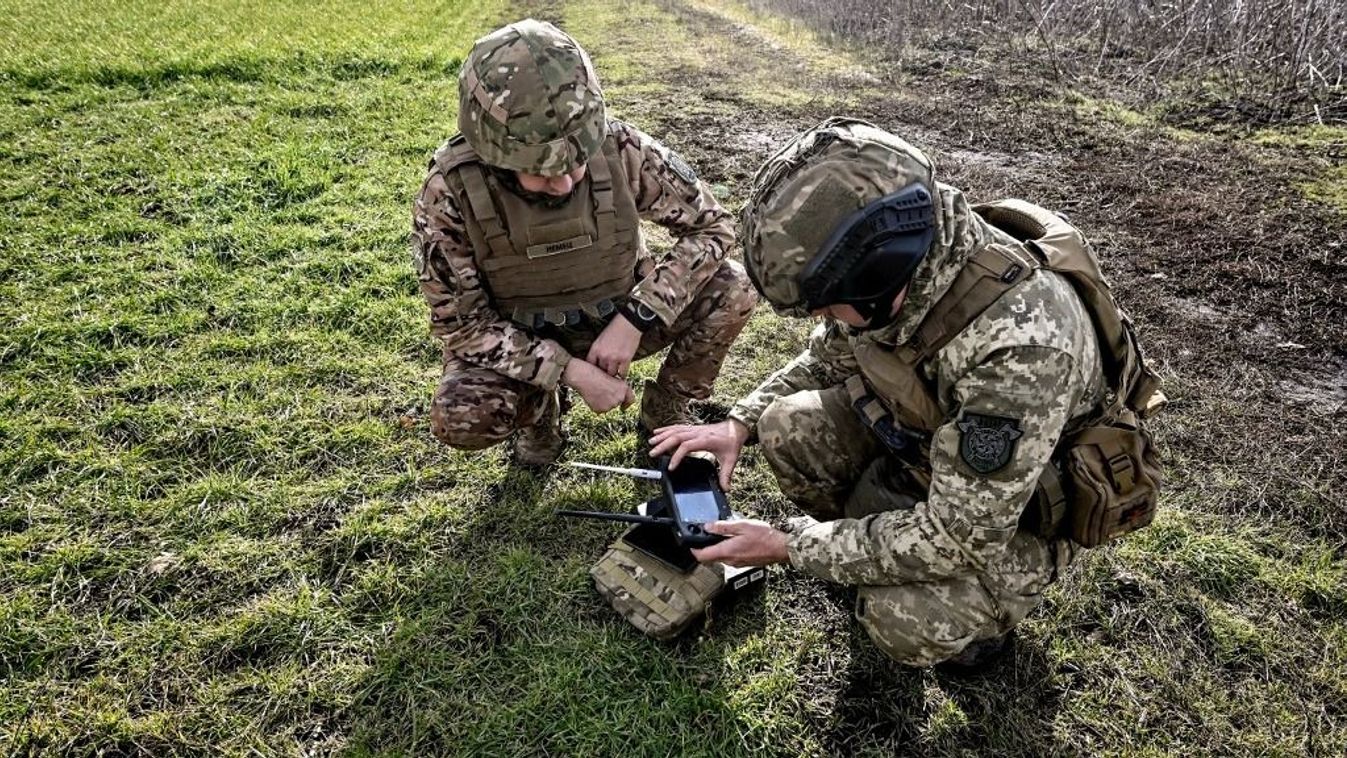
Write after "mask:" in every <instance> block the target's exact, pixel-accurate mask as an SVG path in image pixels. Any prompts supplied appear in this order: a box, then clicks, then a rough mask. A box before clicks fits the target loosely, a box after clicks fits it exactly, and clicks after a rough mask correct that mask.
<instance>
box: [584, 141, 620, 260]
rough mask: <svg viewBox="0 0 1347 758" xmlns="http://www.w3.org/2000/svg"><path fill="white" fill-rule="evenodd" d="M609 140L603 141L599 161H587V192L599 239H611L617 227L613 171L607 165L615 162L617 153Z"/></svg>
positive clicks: (598, 156)
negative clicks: (588, 192)
mask: <svg viewBox="0 0 1347 758" xmlns="http://www.w3.org/2000/svg"><path fill="white" fill-rule="evenodd" d="M610 142H611V140H605V141H604V143H603V150H602V152H601V154H600V155H597V156H595V158H598V159H599V160H594V159H590V161H589V191H590V194H591V195H593V197H594V223H595V225H597V226H598V229H599V239H612V238H613V231H614V229H615V228H616V226H617V212H616V210H614V208H613V169H612V167H611V166H610V165H609V164H608V162H609V161H610V160H617V151H616V150H615V149H614V148H612V147H611V146H610V144H609V143H610Z"/></svg>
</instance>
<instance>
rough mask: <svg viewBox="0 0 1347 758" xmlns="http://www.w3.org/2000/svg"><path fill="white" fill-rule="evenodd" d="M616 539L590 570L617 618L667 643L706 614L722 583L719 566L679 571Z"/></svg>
mask: <svg viewBox="0 0 1347 758" xmlns="http://www.w3.org/2000/svg"><path fill="white" fill-rule="evenodd" d="M625 537H626V534H624V535H623V536H622V537H619V538H617V540H616V541H615V542H613V544H612V545H610V546H609V548H608V550H607V552H605V553H604V554H603V557H601V558H599V561H598V563H595V564H594V567H593V568H591V569H590V570H589V574H590V576H592V577H594V588H595V589H597V590H598V591H599V594H600V595H602V596H603V598H604V599H605V600H607V601H608V604H609V605H611V606H612V607H613V610H615V611H617V615H619V616H621V617H622V618H624V619H626V620H627V622H628V623H630V624H631V625H632V626H634V627H636V628H637V629H639V630H641V632H642V633H644V634H647V635H649V636H651V637H654V638H655V639H657V640H671V639H673V638H674V637H677V636H678V634H679V633H680V632H682V631H683V630H684V629H686V628H687V627H688V626H689V625H690V624H691V623H692V622H693V621H696V620H697V617H699V616H701V615H702V613H703V612H704V611H705V610H706V606H707V605H708V604H709V603H710V602H711V600H712V598H714V597H715V596H716V595H718V594H720V591H721V590H722V589H723V588H724V586H725V579H724V576H723V574H722V572H721V571H720V569H719V567H711V566H703V565H701V564H697V565H696V566H694V567H693V568H692V569H691V570H690V571H682V570H680V569H678V568H676V567H674V566H672V565H670V564H668V563H666V562H665V561H662V560H660V559H658V558H655V557H654V556H651V555H648V554H647V553H644V552H642V551H640V550H637V549H636V548H634V547H633V546H632V545H631V544H630V543H628V542H627V541H626V539H624V538H625Z"/></svg>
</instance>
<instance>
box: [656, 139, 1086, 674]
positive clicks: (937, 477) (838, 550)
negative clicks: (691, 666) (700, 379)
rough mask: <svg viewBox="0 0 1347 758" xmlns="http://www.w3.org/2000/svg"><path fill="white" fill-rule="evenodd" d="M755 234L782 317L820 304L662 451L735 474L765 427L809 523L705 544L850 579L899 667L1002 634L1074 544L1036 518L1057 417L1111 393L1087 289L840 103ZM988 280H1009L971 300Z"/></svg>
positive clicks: (974, 649)
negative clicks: (711, 415) (714, 420)
mask: <svg viewBox="0 0 1347 758" xmlns="http://www.w3.org/2000/svg"><path fill="white" fill-rule="evenodd" d="M885 214H888V215H885ZM740 233H741V235H742V237H741V238H742V240H743V243H744V247H745V263H746V265H747V267H748V271H749V274H750V276H752V278H753V280H754V283H755V284H756V285H757V287H758V289H759V291H760V293H761V294H762V296H763V297H765V298H767V299H768V300H769V301H771V303H772V304H773V306H774V307H775V308H776V309H777V311H778V312H779V313H782V314H783V315H795V316H808V315H814V316H824V317H826V318H825V319H824V321H823V322H822V323H821V324H820V325H819V326H818V327H817V328H816V329H815V330H814V332H813V334H812V335H811V337H810V339H809V343H808V347H807V348H806V349H805V350H804V352H802V353H800V354H799V355H798V356H796V357H795V358H794V359H793V360H791V361H790V362H789V363H788V364H787V365H786V366H785V367H783V368H781V369H780V370H778V371H777V372H776V373H774V374H773V375H772V376H771V377H769V378H768V379H767V380H766V381H765V382H763V383H762V384H761V385H760V386H759V387H758V388H757V389H756V390H755V391H753V392H752V393H751V394H749V395H748V396H747V397H745V398H744V399H742V400H741V401H739V402H738V403H737V404H736V405H735V407H734V409H733V410H732V411H731V414H730V418H729V419H728V420H726V421H724V422H722V423H720V424H711V425H704V426H676V427H671V428H667V429H661V430H658V431H657V433H656V435H655V436H654V438H653V440H652V442H653V443H654V445H655V447H654V448H653V449H652V454H658V453H664V452H672V453H673V454H674V456H675V459H677V458H681V456H682V455H684V454H687V453H689V452H692V451H696V450H705V451H710V452H713V453H715V454H716V455H717V457H718V458H719V459H720V461H721V464H722V472H721V476H722V484H723V485H724V486H726V487H728V486H729V478H730V474H731V473H732V471H733V467H734V463H735V461H736V460H737V459H738V456H739V453H740V451H741V449H742V446H743V445H744V444H745V443H746V442H747V441H749V440H750V438H751V437H753V436H756V438H757V440H758V442H759V443H760V444H761V446H762V453H763V457H764V458H765V459H766V461H767V463H768V464H769V465H770V466H771V468H772V471H773V472H774V473H775V475H776V478H777V481H778V482H779V483H780V486H781V489H782V490H783V492H784V493H785V494H786V495H787V496H789V497H790V498H791V499H792V500H793V501H794V502H795V503H797V504H798V505H799V506H800V507H801V508H803V509H804V510H805V511H806V512H807V513H809V514H810V516H812V519H803V520H797V521H795V522H793V528H790V531H789V532H787V531H783V530H777V529H774V528H772V527H771V526H769V525H767V524H765V523H763V522H760V521H742V522H723V523H717V524H713V525H710V527H709V528H710V529H711V530H712V531H717V532H719V533H721V534H725V535H729V536H730V537H731V538H730V539H728V540H725V541H723V542H721V543H719V544H717V545H715V546H712V547H709V548H706V549H703V550H700V551H698V553H699V555H698V557H699V559H701V560H708V561H709V560H715V561H723V562H726V563H729V564H731V565H762V564H769V563H777V562H780V563H787V562H788V563H790V564H791V565H793V566H795V567H797V568H799V569H801V570H803V571H806V572H808V573H810V574H813V575H814V576H817V577H820V578H822V579H827V580H830V581H835V582H841V583H843V584H848V585H855V586H857V587H858V595H857V601H856V617H857V618H858V619H859V621H860V623H861V624H862V625H863V627H864V628H865V630H866V631H867V632H868V633H869V635H870V637H871V639H872V640H874V642H875V644H876V645H878V646H879V647H880V648H881V649H882V650H883V651H884V652H885V653H887V654H888V655H889V656H891V657H892V658H894V659H896V660H897V661H900V662H902V663H905V664H909V665H913V666H926V665H931V664H935V663H938V662H942V661H952V662H953V663H955V664H956V665H957V664H958V663H965V664H974V663H977V662H980V659H983V658H986V657H987V655H986V654H988V653H993V652H995V651H999V650H1001V649H1002V648H1003V647H1004V645H1003V642H1004V641H1005V640H1006V639H1007V636H1008V632H1009V630H1011V629H1012V628H1013V627H1014V626H1015V625H1016V624H1018V623H1019V622H1020V621H1021V620H1022V619H1023V618H1024V617H1025V615H1026V614H1027V613H1028V612H1029V611H1030V610H1031V609H1033V608H1034V607H1035V606H1036V605H1037V604H1038V603H1039V601H1040V600H1041V598H1042V592H1043V590H1044V588H1045V587H1047V586H1048V585H1049V584H1050V583H1051V582H1053V581H1054V580H1055V579H1056V578H1057V576H1058V572H1059V571H1061V570H1062V569H1063V567H1065V566H1066V565H1067V563H1068V562H1069V561H1070V560H1071V558H1072V554H1073V545H1072V543H1071V541H1070V540H1068V539H1056V538H1044V537H1040V536H1038V535H1037V534H1036V533H1035V530H1033V529H1031V528H1026V527H1025V525H1024V524H1023V523H1022V516H1023V515H1024V514H1025V513H1026V503H1027V502H1029V501H1030V498H1031V496H1034V494H1035V490H1036V486H1037V485H1038V483H1039V480H1040V477H1041V476H1047V472H1049V471H1051V470H1053V469H1054V466H1053V464H1051V463H1050V462H1049V458H1050V456H1051V455H1053V453H1054V448H1055V446H1056V445H1057V443H1058V440H1059V437H1061V435H1062V433H1063V430H1064V429H1066V428H1067V427H1068V425H1069V424H1071V423H1072V422H1073V420H1075V419H1081V418H1083V417H1085V416H1086V415H1087V414H1089V413H1090V411H1091V410H1092V409H1093V408H1095V407H1096V406H1097V405H1098V404H1099V403H1100V401H1101V398H1102V397H1103V395H1104V386H1105V385H1104V381H1103V374H1102V371H1101V363H1100V352H1099V345H1098V342H1097V339H1096V334H1095V331H1094V329H1093V327H1092V325H1091V321H1090V316H1089V314H1088V313H1087V311H1086V310H1085V309H1084V307H1083V305H1082V302H1081V301H1080V299H1079V298H1078V297H1077V295H1076V293H1075V292H1074V291H1073V290H1072V287H1071V286H1070V285H1069V284H1068V283H1067V282H1066V281H1065V280H1064V279H1063V278H1062V277H1061V276H1059V275H1058V274H1056V273H1054V272H1050V271H1047V270H1045V269H1041V268H1037V267H1036V266H1035V265H1034V264H1033V262H1032V261H1033V259H1032V256H1030V255H1028V254H1027V252H1026V248H1025V246H1024V245H1023V244H1021V243H1019V242H1017V241H1016V240H1015V239H1014V238H1012V237H1010V236H1009V235H1007V234H1006V233H1005V232H1003V231H1001V230H1000V229H998V228H996V227H994V226H992V225H991V224H989V223H987V222H986V221H984V219H983V218H982V217H981V216H979V215H978V214H977V213H975V212H973V210H972V209H971V208H970V207H969V205H968V203H967V202H966V201H965V199H964V196H963V195H962V193H960V191H959V190H957V189H955V188H953V187H950V186H947V185H944V184H940V183H937V182H936V181H935V174H934V168H933V166H932V164H931V162H930V160H929V159H928V158H927V157H926V156H925V155H924V154H922V153H921V152H920V151H918V150H917V149H916V148H914V147H912V146H911V145H909V144H908V143H906V142H904V141H903V140H901V139H899V138H897V137H895V136H893V135H891V134H888V133H886V132H884V131H882V130H879V129H877V128H875V127H873V126H871V125H869V124H866V123H864V122H859V121H854V120H848V119H833V120H830V121H828V122H825V123H824V124H822V125H820V126H819V127H816V128H814V129H812V130H810V131H808V132H805V133H804V134H803V135H801V136H799V137H797V138H796V139H795V140H794V141H793V142H792V143H791V144H790V145H788V146H787V147H786V148H785V149H784V150H782V152H780V153H778V154H777V156H775V157H774V158H773V159H771V160H770V161H769V162H768V163H767V164H766V165H765V166H764V167H763V168H762V169H761V170H760V171H759V173H758V175H757V177H756V179H755V182H754V190H753V195H752V198H751V200H750V202H749V204H748V206H747V207H746V208H745V210H744V217H743V225H742V227H741V229H740ZM984 269H985V270H984ZM979 280H984V281H983V284H986V283H992V284H996V285H997V286H999V287H1001V288H1002V290H1003V294H1000V293H1001V290H998V296H997V297H996V298H995V299H994V300H992V301H991V302H990V304H989V305H987V306H986V307H985V309H984V310H982V311H981V312H980V313H977V312H973V313H961V312H960V305H961V303H967V302H969V301H970V300H971V299H973V296H972V294H968V293H972V288H971V287H970V286H969V283H970V282H977V281H979ZM977 286H982V285H977ZM986 299H987V298H984V300H986ZM984 304H985V303H984ZM979 307H982V306H979ZM951 320H953V321H955V322H956V323H959V327H958V328H957V329H956V330H951V332H952V333H951V334H950V335H949V336H948V337H947V339H943V340H940V341H939V342H938V343H934V344H939V347H938V349H935V348H933V347H932V343H930V342H929V341H928V337H929V335H930V334H932V333H933V331H932V328H933V326H935V327H938V326H939V324H938V323H936V322H941V321H944V322H949V321H951ZM936 331H938V330H936ZM940 343H943V344H940ZM923 431H925V432H927V433H925V434H922V432H923ZM974 643H976V644H974Z"/></svg>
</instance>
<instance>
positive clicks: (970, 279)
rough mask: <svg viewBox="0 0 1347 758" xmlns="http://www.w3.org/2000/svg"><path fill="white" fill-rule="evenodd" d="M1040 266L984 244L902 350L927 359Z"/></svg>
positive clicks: (911, 357) (1011, 251) (913, 360)
mask: <svg viewBox="0 0 1347 758" xmlns="http://www.w3.org/2000/svg"><path fill="white" fill-rule="evenodd" d="M1038 266H1039V264H1038V261H1036V260H1034V259H1033V258H1032V257H1031V256H1026V255H1023V254H1021V253H1020V251H1018V250H1016V249H1014V248H1010V247H1006V246H1002V245H987V246H986V247H983V248H982V249H981V250H979V251H978V252H977V253H975V254H974V255H973V257H972V258H971V259H970V260H969V261H968V263H967V264H966V265H965V266H964V267H963V269H962V270H961V271H960V272H959V275H958V276H957V277H956V278H955V279H954V284H952V285H950V288H949V291H948V292H946V293H945V295H944V297H941V298H940V300H939V301H938V302H937V303H936V304H935V306H934V307H932V308H931V312H930V313H929V314H928V315H927V316H926V318H925V319H924V320H923V321H922V322H921V326H919V327H918V328H917V333H916V334H915V335H913V337H912V340H911V341H910V342H909V343H908V344H906V345H903V346H902V347H901V348H900V354H902V355H903V357H904V359H905V360H909V362H911V363H918V362H920V361H924V360H927V359H928V358H930V357H931V356H932V355H934V354H935V353H936V351H938V350H940V348H942V347H944V346H945V345H946V344H948V343H949V341H950V340H952V339H954V337H955V336H956V335H958V334H959V332H961V331H963V330H964V329H965V328H966V327H967V326H968V325H969V324H971V323H973V321H974V320H975V319H977V317H978V316H980V315H982V312H983V311H985V310H987V308H989V307H991V305H992V303H995V302H996V301H997V300H999V299H1000V297H1001V296H1002V295H1004V294H1005V293H1006V291H1007V290H1009V289H1010V288H1012V287H1014V286H1015V285H1017V284H1019V283H1020V282H1022V281H1024V279H1025V278H1026V277H1028V276H1029V274H1031V273H1032V272H1033V271H1034V269H1036V268H1038Z"/></svg>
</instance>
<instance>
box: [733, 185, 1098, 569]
mask: <svg viewBox="0 0 1347 758" xmlns="http://www.w3.org/2000/svg"><path fill="white" fill-rule="evenodd" d="M941 190H942V195H943V197H942V200H943V201H944V205H945V209H944V213H945V214H946V217H947V218H950V217H957V219H958V223H957V225H950V226H954V227H955V229H956V232H955V236H954V239H953V240H952V241H950V242H949V243H947V244H946V245H943V246H939V247H937V249H936V250H933V251H932V253H931V254H930V255H928V256H927V259H926V260H925V261H923V263H922V264H921V266H920V268H919V269H918V270H917V272H916V274H915V275H914V277H913V280H912V284H911V286H910V287H909V288H908V294H907V296H906V298H905V300H904V301H903V304H902V306H901V308H900V309H899V312H898V316H897V319H896V321H895V322H894V323H892V324H890V325H889V326H888V327H885V328H883V329H878V330H874V331H856V330H852V329H850V328H849V327H846V326H844V325H842V324H839V323H837V322H834V321H825V322H824V323H823V324H821V325H820V326H819V327H817V328H816V329H815V330H814V332H813V334H812V335H811V336H810V341H809V345H808V347H807V348H806V349H805V350H804V352H802V353H800V355H798V356H796V357H795V358H794V359H793V360H792V361H791V362H790V363H789V364H787V365H786V366H785V367H784V368H782V369H781V370H779V371H777V372H776V373H775V374H773V375H772V376H771V377H769V378H768V379H767V380H766V381H765V382H764V383H763V384H762V385H761V386H759V387H758V388H757V389H756V390H754V391H753V392H752V393H751V394H749V395H748V396H747V397H746V398H744V399H743V400H741V401H740V402H739V403H737V404H736V406H735V407H734V409H733V410H732V412H731V416H732V417H733V418H736V419H738V420H739V421H741V422H743V423H744V424H746V425H747V426H748V427H749V428H750V429H752V428H753V427H754V426H755V425H756V423H757V420H758V418H759V417H760V416H761V415H762V412H763V411H764V410H766V408H767V406H768V405H770V404H771V402H772V400H774V399H775V398H777V397H780V396H783V395H787V394H790V393H794V392H797V391H800V390H806V389H824V388H827V387H831V386H833V385H836V384H839V383H841V382H844V381H845V380H846V379H847V378H848V377H849V376H851V375H853V374H856V373H858V372H859V371H860V366H859V363H858V362H857V356H856V350H855V348H856V347H857V346H858V345H859V344H860V343H861V342H862V341H867V340H869V341H874V342H877V343H880V344H884V345H896V344H903V343H904V342H906V341H907V340H908V339H909V338H910V337H911V336H912V334H913V332H914V331H915V330H916V328H917V327H918V325H919V324H920V323H921V321H922V319H923V317H924V316H925V315H926V314H927V312H928V311H929V310H930V309H931V307H932V306H933V305H934V304H935V303H936V301H938V300H939V299H940V297H941V296H942V295H943V294H944V293H945V292H946V290H947V289H948V287H949V286H950V284H951V283H952V282H953V280H954V277H955V276H956V275H957V274H958V272H959V270H960V269H961V268H962V267H963V265H964V263H965V262H966V261H967V259H968V257H969V256H970V255H971V254H972V253H973V252H974V251H976V250H978V249H980V247H981V246H982V245H984V244H987V243H989V242H990V241H993V240H994V241H997V242H1001V243H1004V244H1015V243H1014V241H1013V240H1011V239H1010V238H1009V237H1007V236H1006V235H1004V234H1003V233H1002V232H1000V231H999V230H997V229H995V228H994V227H991V226H990V225H988V224H986V223H985V222H983V221H982V220H981V219H980V218H978V217H977V216H976V215H975V214H973V213H972V212H971V211H969V210H968V208H967V205H966V203H965V202H964V201H963V198H962V196H961V195H959V193H958V192H957V191H955V190H952V189H951V188H948V187H944V186H942V187H941ZM923 370H924V372H925V375H926V378H927V379H928V380H929V381H930V383H931V386H933V387H934V388H935V390H936V395H937V401H938V403H939V406H940V409H941V411H942V413H943V417H944V420H943V423H942V424H941V426H940V427H939V428H938V429H936V430H935V433H934V435H933V437H932V440H931V455H930V466H931V471H930V474H931V484H930V487H929V493H928V497H927V499H926V500H925V501H924V502H920V503H918V504H917V506H916V507H915V508H914V509H911V510H897V511H886V512H883V513H878V514H875V515H871V516H867V517H865V518H862V519H839V520H836V521H828V522H823V523H819V524H816V525H814V526H812V527H810V528H808V529H805V530H803V531H800V532H796V533H794V534H792V535H790V538H789V542H788V546H789V552H790V561H791V563H792V564H793V565H795V566H797V567H799V568H801V569H803V570H805V571H807V572H809V573H811V574H814V575H815V576H818V577H821V578H824V579H830V580H833V581H837V582H842V583H846V584H857V585H892V584H898V583H902V582H908V581H928V580H935V579H940V578H944V577H952V576H959V575H968V574H974V573H980V572H981V571H983V570H984V569H985V568H986V567H987V566H988V565H989V564H991V563H993V562H994V561H995V560H996V558H997V557H998V556H999V555H1000V554H1001V553H1002V552H1003V551H1004V550H1005V549H1006V546H1007V545H1008V544H1009V542H1010V540H1011V538H1012V537H1014V536H1015V533H1016V530H1017V525H1018V522H1019V518H1020V513H1021V511H1022V510H1023V508H1024V505H1025V503H1026V502H1027V501H1028V499H1029V496H1030V495H1031V494H1032V493H1033V490H1034V487H1035V484H1036V482H1037V481H1038V477H1039V474H1040V473H1041V471H1042V468H1043V466H1044V465H1045V464H1046V463H1047V461H1048V458H1049V456H1050V455H1051V454H1052V452H1053V450H1054V448H1055V447H1056V445H1057V441H1058V439H1059V437H1060V436H1061V433H1062V431H1063V429H1064V428H1065V427H1066V425H1067V423H1068V421H1070V420H1071V419H1073V418H1076V417H1079V416H1081V415H1083V414H1085V413H1088V412H1089V411H1090V410H1091V409H1092V408H1094V407H1095V405H1097V404H1098V402H1099V401H1100V399H1101V397H1102V396H1103V391H1104V384H1103V374H1102V369H1101V365H1100V359H1099V345H1098V342H1097V338H1096V337H1095V332H1094V328H1093V325H1092V323H1091V321H1090V317H1089V314H1088V312H1087V311H1086V310H1085V307H1084V305H1083V304H1082V303H1081V301H1080V299H1079V298H1078V297H1077V296H1076V294H1075V292H1074V291H1073V290H1072V289H1071V285H1070V284H1069V283H1068V282H1067V281H1066V280H1065V279H1063V278H1061V277H1060V276H1058V275H1057V274H1054V273H1051V272H1048V271H1045V270H1042V269H1040V270H1038V271H1036V272H1035V273H1033V274H1032V275H1030V276H1029V277H1028V278H1027V279H1025V280H1024V281H1023V282H1021V283H1020V284H1019V285H1017V286H1016V287H1015V288H1013V289H1011V290H1010V291H1009V292H1007V293H1006V294H1005V295H1004V296H1002V297H1001V298H1000V299H999V300H998V301H997V302H996V303H994V304H993V305H992V306H991V307H990V308H989V309H988V310H986V311H985V312H983V313H982V314H981V315H980V316H979V317H978V318H977V319H976V320H974V321H973V322H972V323H971V324H970V325H969V326H968V327H967V328H965V329H964V330H963V331H961V332H960V333H959V334H958V335H957V336H956V337H955V338H954V339H953V340H952V341H950V342H949V343H948V344H947V345H946V346H945V347H944V348H942V349H940V350H939V351H938V352H937V353H936V354H935V356H934V357H933V359H931V360H930V361H928V362H927V363H926V364H925V366H924V369H923ZM881 400H884V398H881ZM978 418H993V419H1010V420H1013V422H1014V423H1015V425H1016V426H1017V427H1018V431H1019V432H1020V435H1019V436H1018V437H1017V438H1016V439H1015V440H1014V446H1013V447H1012V448H1011V451H1010V458H1009V460H1008V462H1007V463H1006V464H1005V465H1003V466H1001V467H1000V468H998V469H996V470H994V471H992V472H990V473H987V474H983V473H979V472H978V471H977V470H975V468H974V467H973V466H971V465H970V464H969V462H968V461H967V460H965V459H964V458H963V456H962V455H961V450H960V445H961V434H962V432H961V431H960V427H959V423H960V422H961V421H964V420H967V419H978Z"/></svg>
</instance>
